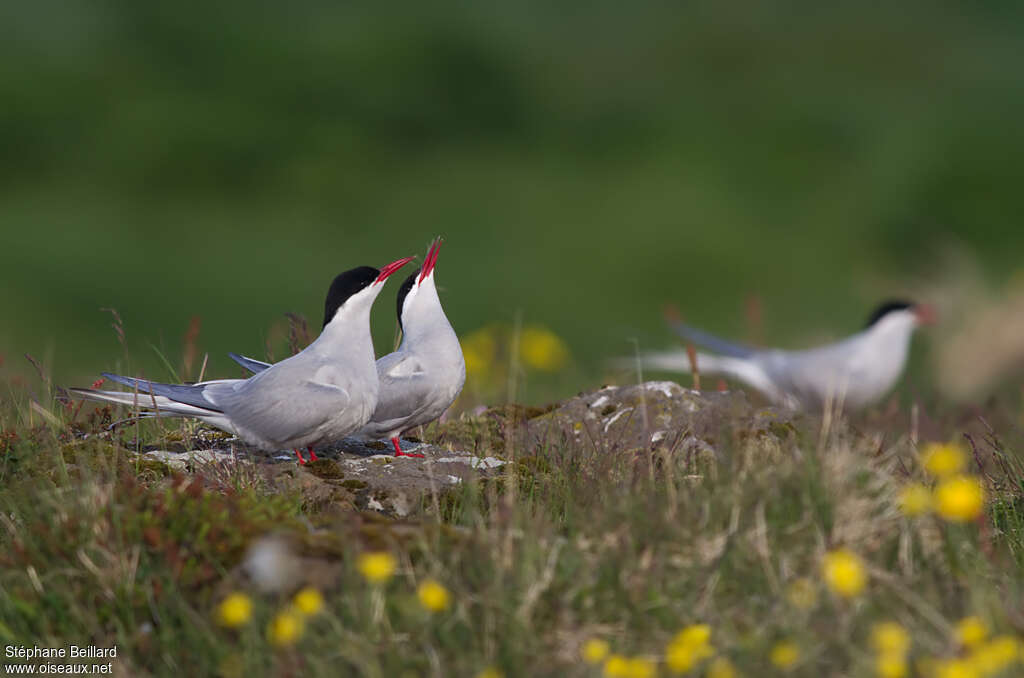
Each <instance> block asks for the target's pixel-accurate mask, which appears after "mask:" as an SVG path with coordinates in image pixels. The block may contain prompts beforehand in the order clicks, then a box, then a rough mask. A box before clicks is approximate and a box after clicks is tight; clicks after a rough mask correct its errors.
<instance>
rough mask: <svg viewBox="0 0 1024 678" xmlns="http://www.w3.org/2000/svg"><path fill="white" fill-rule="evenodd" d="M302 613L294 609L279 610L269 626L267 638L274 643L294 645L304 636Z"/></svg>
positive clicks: (280, 645) (279, 645)
mask: <svg viewBox="0 0 1024 678" xmlns="http://www.w3.org/2000/svg"><path fill="white" fill-rule="evenodd" d="M302 629H303V623H302V615H300V614H299V613H298V612H295V611H292V610H285V611H284V612H279V613H278V614H277V616H275V617H274V618H273V619H272V620H270V624H269V625H268V626H267V639H268V640H270V643H271V644H272V645H277V646H278V647H282V646H285V645H292V644H294V643H295V641H296V640H298V639H299V638H300V637H301V636H302Z"/></svg>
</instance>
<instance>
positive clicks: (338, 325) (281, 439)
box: [70, 257, 412, 463]
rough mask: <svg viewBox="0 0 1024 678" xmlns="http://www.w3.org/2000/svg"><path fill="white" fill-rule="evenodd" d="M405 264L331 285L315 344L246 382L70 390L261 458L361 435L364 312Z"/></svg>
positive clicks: (367, 362)
mask: <svg viewBox="0 0 1024 678" xmlns="http://www.w3.org/2000/svg"><path fill="white" fill-rule="evenodd" d="M411 260H412V257H406V258H405V259H399V260H398V261H394V262H392V263H390V264H388V265H387V266H385V267H384V268H383V269H381V270H377V269H375V268H371V267H369V266H361V267H359V268H354V269H352V270H350V271H345V272H344V273H342V274H340V275H338V276H337V277H336V278H335V279H334V281H333V282H332V283H331V287H330V290H329V291H328V293H327V301H326V304H325V308H324V328H323V331H322V332H321V333H320V336H318V337H317V338H316V340H315V341H314V342H313V343H311V344H310V345H309V346H307V347H306V348H305V349H303V350H302V351H300V352H299V353H297V354H295V355H293V356H292V357H290V358H288V359H286V360H282V361H281V362H279V363H277V364H275V365H274V366H273V367H270V368H268V369H266V370H264V371H262V372H260V373H259V374H257V375H255V376H253V377H250V378H249V379H217V380H213V381H205V382H201V383H198V384H160V383H155V382H151V381H146V380H145V379H134V378H131V377H122V376H120V375H116V374H108V373H103V376H104V377H106V378H107V379H110V380H111V381H115V382H117V383H119V384H123V385H125V386H128V387H130V388H132V389H134V390H133V391H132V392H127V391H98V390H93V389H70V390H71V392H72V393H74V394H75V395H76V396H78V397H81V398H87V399H90V400H99V401H102V402H111V403H120V404H123V405H128V406H132V407H141V408H146V409H147V410H149V411H148V412H147V413H146V414H147V415H149V416H161V417H194V418H196V419H199V420H201V421H204V422H206V423H208V424H211V425H213V426H216V427H217V428H219V429H222V430H224V431H228V432H229V433H233V434H234V435H237V436H238V437H239V438H241V439H242V440H244V441H245V442H247V443H249V444H251V445H254V446H256V447H259V448H261V449H264V450H271V451H273V450H281V449H288V448H291V449H294V450H295V454H296V456H298V458H299V463H305V460H304V459H303V458H302V453H301V452H300V449H301V448H303V447H305V448H307V449H308V450H309V452H310V455H311V458H312V459H316V455H315V454H314V453H313V447H314V446H316V445H323V444H326V443H330V442H334V441H336V440H338V439H340V438H342V437H344V436H346V435H349V434H351V433H352V432H354V431H356V430H358V429H359V428H361V427H362V426H363V425H364V424H365V423H366V422H367V421H369V419H370V416H371V415H372V414H373V411H374V409H375V408H376V407H377V397H378V392H379V389H380V385H379V381H378V379H377V370H376V368H375V367H374V361H373V358H374V354H373V341H372V339H371V336H370V308H371V307H372V306H373V301H374V299H376V298H377V295H378V294H380V291H381V289H383V287H384V282H385V281H386V280H387V279H388V277H389V276H390V275H391V274H393V273H394V272H395V271H397V270H398V269H400V268H401V267H402V266H404V265H405V264H407V263H408V262H409V261H411Z"/></svg>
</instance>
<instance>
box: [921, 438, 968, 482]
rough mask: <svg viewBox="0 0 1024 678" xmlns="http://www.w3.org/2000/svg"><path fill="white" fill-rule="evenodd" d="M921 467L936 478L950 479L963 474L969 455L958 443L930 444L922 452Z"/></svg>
mask: <svg viewBox="0 0 1024 678" xmlns="http://www.w3.org/2000/svg"><path fill="white" fill-rule="evenodd" d="M921 465H922V466H923V467H924V470H925V471H927V472H928V473H929V474H931V475H932V476H934V477H936V478H949V477H950V476H955V475H958V474H960V473H962V472H963V470H964V468H965V467H966V466H967V454H966V453H965V452H964V449H963V448H962V447H960V446H959V445H957V444H956V443H928V444H927V445H925V446H924V449H922V450H921Z"/></svg>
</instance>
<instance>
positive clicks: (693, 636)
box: [672, 624, 711, 647]
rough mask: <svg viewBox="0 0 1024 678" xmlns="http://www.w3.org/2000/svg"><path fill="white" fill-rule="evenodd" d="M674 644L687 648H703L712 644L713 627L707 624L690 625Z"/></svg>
mask: <svg viewBox="0 0 1024 678" xmlns="http://www.w3.org/2000/svg"><path fill="white" fill-rule="evenodd" d="M672 642H673V643H678V644H679V645H685V646H687V647H703V646H705V645H707V644H708V643H709V642H711V627H710V626H708V625H707V624H690V625H689V626H687V627H685V628H684V629H683V630H682V631H680V632H679V633H677V634H676V637H675V638H673V639H672Z"/></svg>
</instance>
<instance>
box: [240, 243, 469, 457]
mask: <svg viewBox="0 0 1024 678" xmlns="http://www.w3.org/2000/svg"><path fill="white" fill-rule="evenodd" d="M440 250H441V239H440V238H438V239H436V240H435V241H434V242H433V244H432V245H431V246H430V251H429V252H428V253H427V257H426V259H424V261H423V266H422V267H421V268H420V270H419V271H417V272H416V273H413V274H412V275H410V276H409V277H408V278H407V279H406V280H405V282H403V283H402V286H401V287H400V288H399V290H398V305H397V306H398V324H399V327H400V328H401V330H402V343H401V344H400V345H399V347H398V350H396V351H395V352H394V353H389V354H387V355H385V356H383V357H382V358H380V359H379V360H378V361H377V377H378V379H379V380H380V394H379V396H378V398H377V408H376V409H375V410H374V412H373V416H372V417H371V418H370V421H369V422H367V423H366V425H364V426H363V427H362V428H361V429H359V431H357V432H356V433H355V434H353V435H354V436H355V437H358V438H362V439H364V440H384V439H388V438H390V439H391V443H392V445H394V448H395V456H396V457H402V456H407V457H422V456H423V455H421V454H409V453H406V452H402V447H401V444H400V442H399V436H400V435H401V433H402V431H407V430H409V429H411V428H413V427H415V426H422V425H423V424H428V423H430V422H432V421H434V420H435V419H437V418H438V417H440V416H441V415H442V414H444V412H445V410H447V409H448V408H449V407H451V404H452V403H453V402H455V399H456V398H457V397H458V396H459V393H460V392H461V391H462V386H463V384H465V382H466V362H465V360H464V359H463V357H462V347H461V346H460V345H459V338H458V337H457V336H456V335H455V330H454V329H452V326H451V323H450V322H448V317H447V316H446V315H445V313H444V309H443V308H442V307H441V300H440V298H439V297H438V295H437V287H436V286H435V284H434V267H435V265H436V264H437V257H438V253H439V252H440ZM230 355H231V357H232V359H234V360H235V362H237V363H238V364H240V365H241V366H242V367H244V368H246V369H247V370H250V371H252V372H257V373H259V372H261V371H263V370H266V369H269V368H270V367H271V365H270V364H269V363H265V362H261V361H259V360H253V359H252V358H246V357H245V356H241V355H238V354H235V353H232V354H230Z"/></svg>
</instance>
